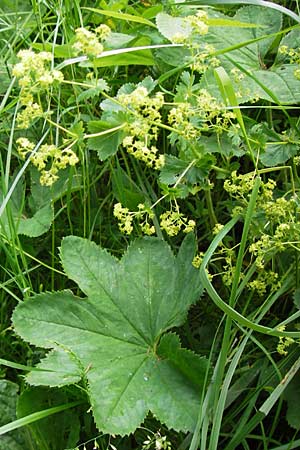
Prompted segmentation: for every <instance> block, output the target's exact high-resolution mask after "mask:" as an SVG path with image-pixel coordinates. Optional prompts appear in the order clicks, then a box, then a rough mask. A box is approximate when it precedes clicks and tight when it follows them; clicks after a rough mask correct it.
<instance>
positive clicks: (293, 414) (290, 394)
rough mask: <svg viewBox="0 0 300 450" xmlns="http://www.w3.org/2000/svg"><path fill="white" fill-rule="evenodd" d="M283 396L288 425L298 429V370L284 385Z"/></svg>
mask: <svg viewBox="0 0 300 450" xmlns="http://www.w3.org/2000/svg"><path fill="white" fill-rule="evenodd" d="M283 398H284V400H286V402H287V413H286V420H287V422H288V424H289V426H290V427H292V428H296V430H299V429H300V412H299V402H300V377H299V372H298V374H297V375H295V376H294V378H293V379H292V380H291V381H290V382H289V384H288V386H287V387H286V389H285V391H284V393H283Z"/></svg>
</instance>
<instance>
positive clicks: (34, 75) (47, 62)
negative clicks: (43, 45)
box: [12, 50, 63, 128]
mask: <svg viewBox="0 0 300 450" xmlns="http://www.w3.org/2000/svg"><path fill="white" fill-rule="evenodd" d="M17 56H18V58H19V59H20V62H19V63H17V64H16V65H15V66H14V68H13V70H12V74H13V75H14V76H15V77H16V78H18V83H19V86H20V87H21V92H20V103H21V105H22V106H25V108H24V109H23V110H22V111H21V112H20V113H19V114H18V115H17V123H18V126H19V128H28V127H29V125H30V123H31V122H32V121H33V120H34V119H36V118H38V117H41V116H42V115H43V109H42V107H41V105H40V102H37V101H36V100H35V96H36V95H37V94H39V95H40V94H41V92H43V91H45V90H47V89H49V87H50V86H52V85H55V84H59V83H61V82H62V81H63V74H62V72H60V71H59V70H55V69H52V68H51V63H52V60H53V56H52V54H51V53H49V52H40V53H35V52H34V51H32V50H21V51H20V52H19V53H18V55H17Z"/></svg>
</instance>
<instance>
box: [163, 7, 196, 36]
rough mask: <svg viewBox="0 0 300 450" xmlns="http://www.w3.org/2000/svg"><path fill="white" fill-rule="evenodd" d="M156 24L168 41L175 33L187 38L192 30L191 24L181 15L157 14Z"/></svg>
mask: <svg viewBox="0 0 300 450" xmlns="http://www.w3.org/2000/svg"><path fill="white" fill-rule="evenodd" d="M156 25H157V28H158V31H159V32H160V33H161V34H162V35H163V36H164V37H165V38H167V39H169V40H170V41H172V39H173V38H174V36H176V35H180V36H183V37H184V38H188V37H189V36H190V34H191V32H192V27H191V25H190V24H189V23H188V22H186V21H185V20H184V18H183V17H172V16H170V15H169V14H166V13H159V14H157V16H156Z"/></svg>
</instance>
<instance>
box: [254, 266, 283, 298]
mask: <svg viewBox="0 0 300 450" xmlns="http://www.w3.org/2000/svg"><path fill="white" fill-rule="evenodd" d="M247 286H248V288H249V289H251V290H252V291H255V292H257V294H258V295H259V296H260V297H262V296H263V295H264V294H265V293H266V292H267V289H268V287H270V288H271V289H272V291H274V290H277V289H279V288H280V286H281V283H280V281H279V280H278V273H276V272H273V271H271V270H260V271H259V272H258V273H257V277H256V279H255V280H252V281H249V283H248V284H247Z"/></svg>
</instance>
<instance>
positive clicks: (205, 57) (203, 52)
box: [191, 44, 220, 73]
mask: <svg viewBox="0 0 300 450" xmlns="http://www.w3.org/2000/svg"><path fill="white" fill-rule="evenodd" d="M214 52H215V48H214V46H213V45H211V44H204V47H203V48H202V49H199V51H197V53H196V54H195V55H194V58H193V62H192V64H191V68H192V70H195V71H196V72H199V73H204V72H206V70H208V69H209V68H214V67H218V66H219V65H220V60H219V59H218V58H217V57H216V56H214V55H213V54H214Z"/></svg>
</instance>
